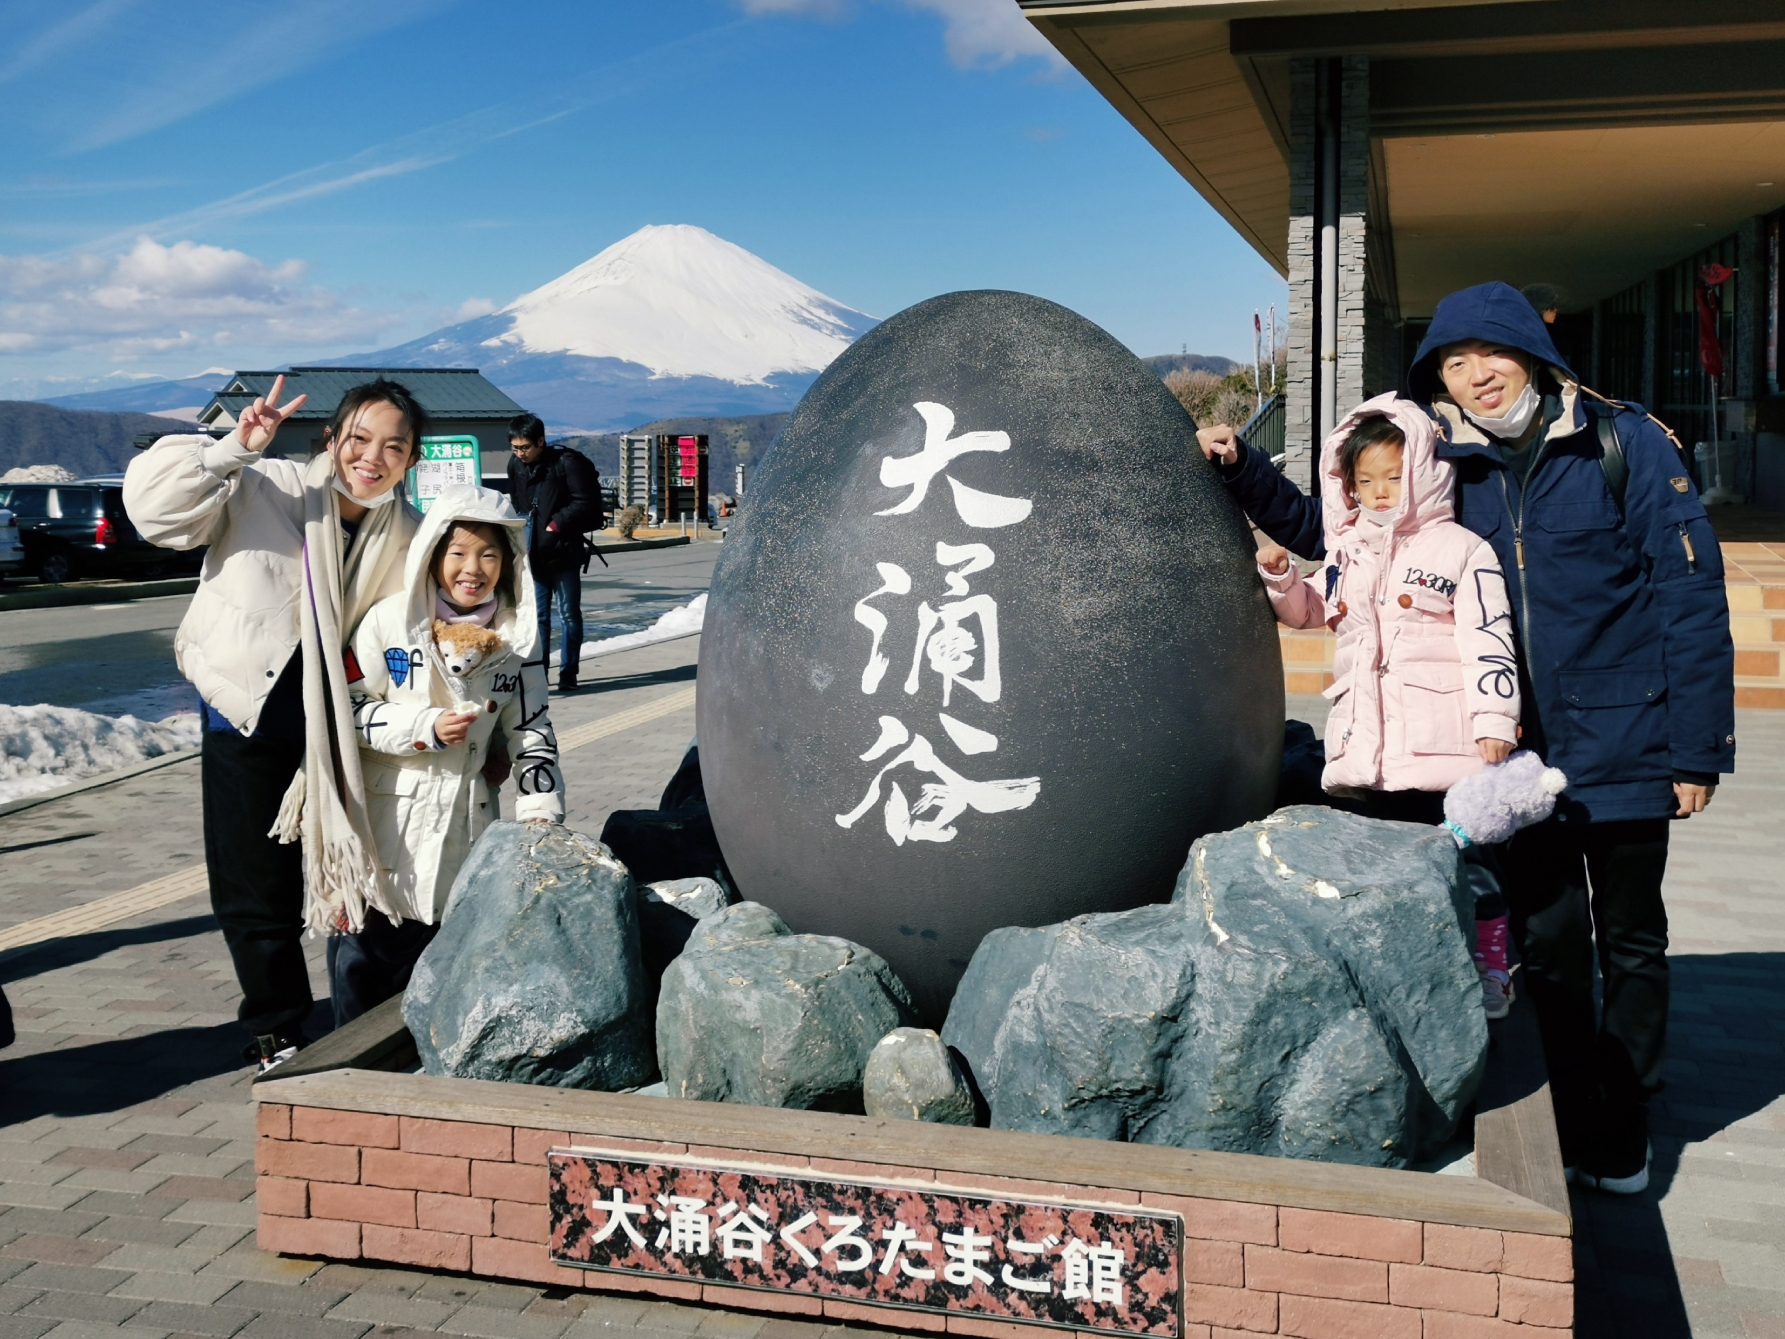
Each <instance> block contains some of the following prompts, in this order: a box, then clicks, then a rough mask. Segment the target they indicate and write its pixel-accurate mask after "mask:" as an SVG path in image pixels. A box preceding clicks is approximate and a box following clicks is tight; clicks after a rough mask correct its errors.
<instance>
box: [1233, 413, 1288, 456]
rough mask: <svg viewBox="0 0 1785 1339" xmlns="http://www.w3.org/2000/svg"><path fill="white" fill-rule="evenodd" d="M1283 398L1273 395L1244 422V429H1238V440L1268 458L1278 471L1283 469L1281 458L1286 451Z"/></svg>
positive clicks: (1285, 422) (1286, 421)
mask: <svg viewBox="0 0 1785 1339" xmlns="http://www.w3.org/2000/svg"><path fill="white" fill-rule="evenodd" d="M1284 409H1285V405H1284V397H1283V396H1281V395H1273V396H1271V398H1270V399H1268V400H1266V401H1265V402H1264V403H1263V404H1262V405H1260V406H1259V409H1258V412H1257V413H1256V414H1254V415H1252V417H1251V418H1249V419H1247V420H1246V425H1245V427H1243V428H1241V429H1240V438H1241V439H1242V440H1243V441H1244V442H1245V443H1246V445H1247V446H1249V447H1251V448H1252V449H1253V450H1254V451H1262V452H1264V454H1265V455H1267V456H1269V457H1270V460H1271V464H1273V465H1275V466H1276V467H1277V468H1278V469H1282V468H1283V457H1284V453H1285V451H1286V450H1287V446H1286V440H1287V429H1288V418H1287V416H1286V415H1285V413H1284Z"/></svg>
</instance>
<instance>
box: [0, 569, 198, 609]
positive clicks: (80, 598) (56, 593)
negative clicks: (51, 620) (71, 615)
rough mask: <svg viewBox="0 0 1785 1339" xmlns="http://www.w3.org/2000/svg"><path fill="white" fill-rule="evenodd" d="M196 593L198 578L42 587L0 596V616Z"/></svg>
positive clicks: (83, 583) (82, 583) (170, 578)
mask: <svg viewBox="0 0 1785 1339" xmlns="http://www.w3.org/2000/svg"><path fill="white" fill-rule="evenodd" d="M197 589H198V578H197V577H169V578H167V579H166V580H164V581H120V582H117V583H116V584H114V585H100V584H96V583H95V584H90V583H88V582H84V581H83V582H79V583H77V584H75V585H72V586H44V587H41V588H38V589H32V590H19V591H12V592H10V593H8V594H5V595H0V612H4V611H6V610H8V609H58V608H61V607H63V606H65V605H76V604H112V603H114V602H118V601H122V600H151V599H154V598H155V597H156V596H160V595H190V594H192V592H193V591H195V590H197Z"/></svg>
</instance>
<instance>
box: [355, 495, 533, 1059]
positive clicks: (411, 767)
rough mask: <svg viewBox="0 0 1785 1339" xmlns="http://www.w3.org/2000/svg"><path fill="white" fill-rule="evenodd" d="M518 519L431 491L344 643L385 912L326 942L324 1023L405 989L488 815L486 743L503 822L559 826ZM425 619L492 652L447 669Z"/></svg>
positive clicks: (504, 508)
mask: <svg viewBox="0 0 1785 1339" xmlns="http://www.w3.org/2000/svg"><path fill="white" fill-rule="evenodd" d="M525 525H526V522H525V520H524V519H523V518H522V517H520V516H517V515H516V514H515V511H514V508H513V507H512V506H511V505H510V503H509V501H508V499H507V498H506V497H504V496H502V494H500V493H496V492H492V491H490V490H488V489H483V488H470V487H460V488H453V489H449V490H447V491H446V492H444V493H442V494H441V495H440V496H438V497H436V498H435V499H434V500H433V503H432V504H431V505H430V507H429V508H428V512H427V515H426V516H425V518H424V519H423V521H422V523H421V527H420V529H419V530H418V531H417V532H416V536H415V539H414V541H413V542H412V543H411V545H410V547H409V558H408V562H407V565H406V569H405V583H404V584H405V592H404V593H403V594H400V595H393V596H391V597H389V598H388V599H386V600H383V601H381V602H380V603H378V604H377V605H375V606H373V608H372V610H371V612H370V613H368V614H367V615H366V617H365V619H364V621H362V622H361V623H360V625H359V628H358V629H357V630H356V631H355V633H354V635H353V644H352V654H351V660H350V662H349V665H348V679H349V683H348V688H349V691H350V693H351V695H352V698H353V708H354V712H353V714H354V724H355V727H356V729H357V730H358V732H359V745H360V762H361V766H362V767H363V768H364V771H365V778H366V808H367V817H368V819H369V820H370V823H371V827H372V832H373V836H374V838H375V840H376V843H377V847H378V856H377V858H378V865H379V877H380V878H381V879H382V880H383V884H384V887H383V892H384V895H385V899H386V903H387V905H388V906H389V907H390V909H391V911H392V913H393V916H392V917H391V918H390V919H386V918H385V917H382V916H380V915H378V914H377V913H375V912H374V913H368V915H367V918H366V925H365V929H364V930H363V931H362V932H361V933H359V934H339V935H336V936H335V937H334V938H332V939H331V940H330V941H329V977H330V984H331V987H332V988H333V991H334V998H335V1012H336V1026H340V1025H341V1024H343V1023H346V1022H348V1021H351V1019H352V1018H355V1017H357V1016H358V1015H359V1014H360V1013H363V1012H364V1011H365V1010H366V1009H369V1008H371V1007H372V1006H373V1005H375V1004H378V1003H381V1002H382V1001H383V1000H385V999H389V998H390V997H391V996H393V995H396V994H398V993H400V992H401V991H402V990H403V989H404V987H405V986H406V985H407V983H408V977H409V969H410V968H412V967H413V966H414V964H415V961H416V959H417V958H419V957H420V956H421V951H422V949H423V948H425V947H426V946H427V943H428V942H429V941H430V940H431V939H432V938H433V937H434V934H435V932H436V930H437V929H438V926H439V921H440V917H441V915H442V913H443V912H444V911H445V908H446V899H447V894H448V893H450V892H451V891H452V885H453V881H454V880H455V879H456V878H457V876H458V872H459V867H460V866H461V865H462V864H463V863H464V861H465V857H466V856H467V855H468V854H469V853H470V850H471V846H472V844H473V843H474V842H475V841H476V840H477V838H478V836H479V835H480V834H481V833H482V832H483V830H484V829H485V828H486V827H488V826H489V824H490V822H491V821H492V820H494V819H495V818H497V817H499V814H498V811H497V803H496V796H495V792H494V790H492V789H491V787H490V786H489V785H488V784H486V782H485V780H484V770H485V768H486V767H487V766H488V764H489V760H490V755H491V752H492V749H493V748H498V747H506V749H507V751H508V755H509V757H510V759H511V765H510V771H511V775H512V776H513V779H514V782H515V787H516V790H517V791H518V795H517V797H516V799H515V806H514V816H515V818H516V819H517V820H520V821H523V822H525V821H535V822H547V823H562V822H563V821H564V779H563V776H562V774H561V773H560V772H559V770H558V742H557V738H556V736H555V735H554V734H553V733H552V726H551V720H550V718H549V716H548V715H547V712H546V691H547V683H546V673H545V666H544V664H543V662H542V660H541V659H540V657H539V656H537V655H536V654H535V650H536V648H535V645H534V643H535V641H536V640H537V637H538V631H537V629H538V619H537V617H536V616H535V611H534V608H533V578H532V574H531V572H530V571H529V570H528V567H527V550H526V544H525V540H524V537H523V531H524V528H525ZM437 620H444V622H446V623H447V624H466V623H469V624H474V625H478V626H481V627H483V628H486V629H488V630H489V631H490V632H492V633H494V634H496V635H497V636H499V637H500V638H501V645H500V646H499V647H497V648H496V649H494V651H493V652H491V653H489V654H486V655H484V656H483V658H482V659H480V660H478V661H477V663H476V664H475V665H473V666H471V667H470V668H469V669H466V670H465V671H464V672H463V673H462V674H458V675H455V674H453V673H451V672H450V670H449V668H448V665H447V663H446V658H445V657H443V656H442V654H441V650H440V647H439V645H438V643H437V637H436V621H437ZM484 640H486V641H488V640H490V639H488V638H485V639H484ZM465 708H469V710H465ZM498 740H500V744H497V742H496V741H498Z"/></svg>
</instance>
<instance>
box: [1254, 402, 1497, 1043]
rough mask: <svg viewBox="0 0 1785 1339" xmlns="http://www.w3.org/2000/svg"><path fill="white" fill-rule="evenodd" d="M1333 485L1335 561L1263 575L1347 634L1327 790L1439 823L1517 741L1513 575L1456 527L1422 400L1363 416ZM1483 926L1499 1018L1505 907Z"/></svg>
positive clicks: (1275, 590)
mask: <svg viewBox="0 0 1785 1339" xmlns="http://www.w3.org/2000/svg"><path fill="white" fill-rule="evenodd" d="M1320 487H1321V501H1322V503H1323V504H1324V507H1323V510H1324V512H1325V516H1326V552H1327V555H1328V558H1329V561H1330V564H1331V565H1329V566H1327V567H1325V568H1322V569H1321V570H1320V571H1318V572H1317V573H1315V574H1314V575H1313V576H1309V577H1303V576H1302V575H1301V574H1300V573H1299V572H1298V571H1297V569H1296V568H1295V567H1294V566H1293V565H1292V564H1291V562H1290V560H1289V554H1288V552H1287V551H1285V550H1283V549H1281V548H1276V547H1274V546H1273V547H1272V548H1267V549H1264V550H1261V551H1260V553H1259V571H1260V573H1261V575H1262V576H1263V577H1264V583H1265V588H1266V590H1267V591H1268V592H1269V594H1270V599H1271V605H1272V607H1273V608H1274V609H1275V610H1276V614H1277V618H1278V620H1279V621H1280V622H1283V623H1286V624H1288V625H1289V626H1290V627H1292V628H1315V627H1320V626H1322V625H1324V626H1326V627H1329V628H1331V629H1333V630H1334V631H1335V632H1336V633H1337V634H1338V647H1337V649H1336V651H1335V653H1334V656H1333V684H1332V687H1330V688H1328V689H1327V690H1326V696H1327V697H1328V698H1330V699H1331V700H1332V704H1333V707H1332V713H1331V715H1330V716H1328V718H1327V723H1326V757H1327V763H1326V770H1325V772H1324V773H1323V774H1322V776H1321V785H1322V786H1323V787H1324V788H1325V789H1326V791H1327V792H1328V793H1329V794H1333V795H1338V796H1342V797H1345V798H1348V799H1352V800H1362V801H1364V803H1363V804H1362V805H1360V806H1358V807H1361V808H1362V809H1363V810H1364V812H1366V813H1371V814H1373V815H1375V816H1377V817H1384V818H1404V819H1409V820H1413V821H1422V822H1430V823H1438V822H1441V821H1442V820H1443V817H1444V809H1443V804H1444V792H1445V791H1446V790H1448V789H1449V788H1450V787H1451V785H1453V784H1454V783H1455V782H1457V781H1458V780H1460V779H1461V778H1462V777H1464V776H1466V775H1468V774H1469V773H1471V772H1475V771H1479V770H1480V768H1481V765H1482V764H1483V763H1484V762H1501V761H1504V760H1505V758H1506V757H1507V756H1508V755H1509V754H1510V753H1511V752H1512V750H1513V746H1514V745H1515V744H1516V743H1517V741H1518V719H1519V687H1518V660H1517V656H1516V653H1515V652H1514V649H1513V634H1512V610H1511V607H1510V605H1509V603H1508V600H1507V596H1506V578H1505V576H1504V575H1503V574H1502V573H1501V571H1500V564H1499V562H1498V561H1497V560H1496V559H1495V557H1494V551H1493V549H1492V548H1490V547H1489V545H1488V543H1487V541H1486V540H1484V539H1482V538H1480V537H1479V536H1477V535H1476V534H1474V533H1473V532H1471V531H1469V530H1465V529H1464V528H1463V527H1462V526H1460V525H1458V524H1457V523H1456V522H1455V521H1454V520H1453V519H1451V518H1452V498H1453V496H1454V491H1455V479H1454V472H1453V470H1452V468H1451V466H1450V465H1449V464H1448V463H1447V462H1445V461H1442V460H1440V459H1438V456H1437V451H1436V437H1435V433H1434V429H1433V425H1432V421H1431V419H1430V418H1429V417H1428V416H1427V415H1426V413H1425V411H1424V410H1423V409H1421V408H1420V407H1419V406H1418V405H1416V404H1414V403H1413V402H1412V401H1410V400H1402V399H1400V398H1399V397H1397V396H1395V395H1393V394H1388V395H1379V396H1377V397H1376V398H1375V399H1373V400H1367V401H1365V402H1364V403H1363V404H1361V405H1359V406H1358V407H1357V408H1356V409H1354V410H1353V411H1352V412H1351V413H1350V414H1349V415H1348V416H1347V417H1346V418H1345V420H1344V421H1343V422H1342V423H1340V424H1339V426H1338V427H1337V428H1336V429H1335V430H1334V431H1333V434H1332V435H1331V436H1330V437H1328V438H1327V439H1326V444H1325V446H1324V447H1323V449H1322V451H1321V456H1320ZM1489 882H1490V883H1491V880H1490V881H1489ZM1494 893H1495V900H1496V901H1497V900H1498V894H1497V888H1496V889H1495V890H1494ZM1484 913H1486V915H1485V916H1484ZM1495 913H1497V914H1495ZM1477 927H1478V928H1477V952H1476V960H1477V963H1478V964H1479V965H1480V966H1481V967H1482V969H1483V972H1484V980H1483V994H1484V999H1485V1000H1486V1002H1487V1005H1488V1010H1489V1013H1490V1014H1495V1015H1496V1016H1497V1015H1499V1014H1502V1013H1503V1012H1504V1009H1505V1005H1506V1002H1507V999H1508V998H1509V997H1508V995H1507V994H1506V987H1507V976H1506V947H1505V946H1506V918H1505V911H1504V908H1503V906H1499V907H1496V906H1493V905H1490V904H1486V903H1484V904H1482V905H1479V906H1478V907H1477ZM1496 996H1498V998H1496Z"/></svg>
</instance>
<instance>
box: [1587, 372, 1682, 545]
mask: <svg viewBox="0 0 1785 1339" xmlns="http://www.w3.org/2000/svg"><path fill="white" fill-rule="evenodd" d="M1581 390H1582V391H1583V392H1585V393H1586V394H1588V395H1590V396H1592V397H1593V399H1595V400H1597V401H1598V402H1599V404H1600V406H1602V407H1601V408H1599V409H1597V410H1596V411H1595V412H1594V414H1593V427H1594V429H1595V430H1596V431H1597V433H1598V435H1599V467H1600V468H1601V469H1603V470H1604V471H1605V486H1606V487H1607V488H1609V489H1611V500H1612V501H1613V502H1615V503H1617V505H1618V519H1619V520H1622V519H1623V517H1624V494H1625V493H1627V492H1629V491H1630V462H1629V460H1627V459H1626V458H1625V456H1624V443H1623V441H1622V440H1621V439H1620V438H1619V437H1618V427H1617V424H1616V423H1615V422H1614V421H1613V414H1614V411H1616V410H1619V409H1629V408H1631V406H1630V405H1627V404H1625V403H1624V402H1623V401H1622V400H1608V399H1607V398H1606V397H1605V396H1603V395H1601V394H1599V392H1597V391H1590V390H1587V388H1586V387H1585V386H1582V387H1581ZM1648 420H1649V422H1651V423H1653V424H1654V425H1655V426H1656V427H1658V428H1660V429H1661V431H1662V432H1664V433H1666V434H1667V440H1668V441H1670V442H1672V443H1673V449H1674V450H1675V451H1677V452H1679V453H1680V465H1681V467H1682V468H1684V469H1685V470H1686V473H1687V474H1688V476H1689V475H1690V474H1691V472H1692V471H1691V469H1690V467H1688V466H1687V464H1686V448H1685V447H1683V446H1681V445H1680V439H1679V438H1678V437H1675V436H1674V435H1673V429H1672V428H1670V427H1668V426H1667V425H1666V424H1665V423H1663V422H1662V421H1661V420H1660V419H1658V418H1656V417H1655V416H1654V415H1653V414H1650V415H1648Z"/></svg>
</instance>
